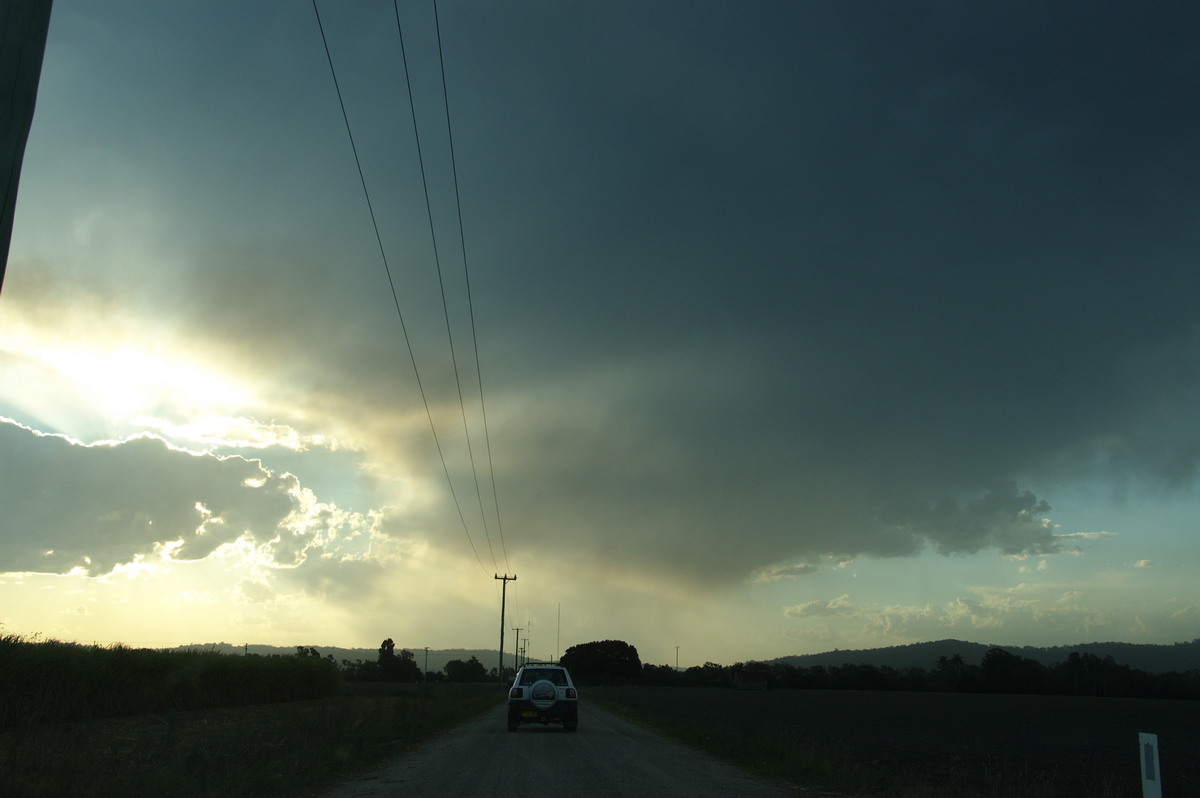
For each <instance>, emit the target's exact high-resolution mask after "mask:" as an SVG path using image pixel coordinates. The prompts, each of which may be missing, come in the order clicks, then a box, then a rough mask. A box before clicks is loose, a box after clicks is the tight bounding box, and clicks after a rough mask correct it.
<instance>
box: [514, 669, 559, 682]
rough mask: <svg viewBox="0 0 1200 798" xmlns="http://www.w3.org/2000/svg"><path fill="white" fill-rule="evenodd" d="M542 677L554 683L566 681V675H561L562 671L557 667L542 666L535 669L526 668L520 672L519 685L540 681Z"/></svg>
mask: <svg viewBox="0 0 1200 798" xmlns="http://www.w3.org/2000/svg"><path fill="white" fill-rule="evenodd" d="M542 679H546V680H548V681H550V682H552V683H554V684H556V685H565V684H566V683H567V677H565V676H563V672H562V671H561V670H559V669H558V668H544V669H537V670H529V669H528V668H526V669H525V670H524V671H523V672H522V673H521V685H522V686H523V687H528V686H529V685H531V684H533V683H534V682H537V681H541V680H542Z"/></svg>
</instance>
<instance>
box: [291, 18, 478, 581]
mask: <svg viewBox="0 0 1200 798" xmlns="http://www.w3.org/2000/svg"><path fill="white" fill-rule="evenodd" d="M312 7H313V14H314V15H316V18H317V28H318V29H319V30H320V32H321V44H322V45H323V46H324V48H325V58H326V59H327V60H328V62H329V73H330V75H331V76H332V77H333V87H334V90H335V91H336V92H337V98H338V106H339V107H340V108H341V109H342V120H343V121H344V122H345V123H346V135H347V136H348V137H349V138H350V150H351V152H353V153H354V165H355V167H356V168H357V169H358V179H359V182H360V183H361V184H362V190H363V196H364V197H365V198H366V201H367V210H368V211H369V212H370V214H371V226H372V227H373V228H374V230H375V242H376V243H377V244H378V245H379V255H380V258H381V259H382V261H383V270H384V272H385V273H386V274H387V281H388V287H389V288H390V289H391V292H392V303H393V305H394V306H395V308H396V315H397V317H399V319H400V331H401V333H403V335H404V344H405V346H406V347H407V348H408V357H409V360H410V361H411V363H412V367H413V374H414V375H415V377H416V380H417V389H418V390H419V391H420V393H421V402H422V403H423V404H424V405H425V416H426V417H427V418H428V419H429V430H430V432H431V433H432V434H433V442H434V445H435V446H436V447H437V452H438V458H439V459H440V460H441V461H442V470H443V471H444V472H445V474H446V482H447V484H448V485H449V487H450V496H451V498H452V499H453V500H454V506H455V508H456V509H457V510H458V518H459V520H460V521H461V522H462V527H463V532H464V533H466V536H467V542H468V543H470V544H471V551H472V552H473V553H474V554H475V559H476V560H478V562H479V567H480V568H482V569H483V572H484V573H487V568H486V567H485V566H484V564H483V559H482V558H480V556H479V552H478V550H476V548H475V541H474V540H472V539H471V532H470V530H468V529H467V519H466V517H465V516H464V515H463V511H462V505H461V504H460V503H459V501H458V494H457V493H455V491H454V480H453V479H451V478H450V467H449V466H448V465H447V464H446V455H445V453H444V452H443V451H442V443H441V441H440V440H439V439H438V434H437V427H436V426H435V425H434V423H433V412H432V411H431V410H430V408H429V399H428V398H427V397H426V395H425V386H424V384H423V383H422V381H421V371H420V369H419V368H418V367H417V357H416V354H415V353H414V352H413V347H412V341H411V339H410V338H409V336H408V328H407V326H406V325H405V323H404V313H403V312H402V311H401V310H400V298H399V296H398V294H397V293H396V283H395V281H394V280H393V279H392V270H391V267H390V266H389V265H388V260H387V252H386V251H385V249H384V246H383V238H382V236H380V234H379V223H378V222H377V221H376V218H375V208H374V206H373V205H372V203H371V192H370V191H368V190H367V179H366V178H365V177H364V176H363V170H362V161H361V160H360V159H359V157H358V147H357V145H356V144H355V143H354V132H353V131H352V130H351V128H350V117H349V115H348V114H347V113H346V103H345V101H344V100H343V99H342V88H341V86H340V84H339V83H338V79H337V70H336V69H335V68H334V65H333V56H332V55H331V54H330V52H329V41H328V40H327V39H326V37H325V26H324V25H323V24H322V23H321V12H320V11H319V10H318V9H317V0H312ZM456 376H457V375H456ZM492 559H493V560H495V556H494V555H493V557H492Z"/></svg>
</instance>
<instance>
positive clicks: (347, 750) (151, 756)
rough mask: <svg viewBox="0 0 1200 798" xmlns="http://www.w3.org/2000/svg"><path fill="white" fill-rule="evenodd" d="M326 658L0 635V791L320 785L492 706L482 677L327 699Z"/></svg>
mask: <svg viewBox="0 0 1200 798" xmlns="http://www.w3.org/2000/svg"><path fill="white" fill-rule="evenodd" d="M338 690H339V677H338V672H337V669H336V667H335V666H334V665H333V663H332V662H329V661H327V660H320V659H316V658H312V657H255V656H249V657H240V656H232V655H228V654H218V653H215V652H209V651H187V652H176V651H171V652H162V651H151V650H146V649H130V648H127V647H125V646H112V647H100V646H83V645H78V644H75V643H62V642H57V641H39V640H32V641H31V640H26V639H24V638H21V637H17V636H13V635H6V636H3V637H0V795H3V796H5V798H7V797H8V796H31V797H33V798H40V796H47V797H48V796H61V795H71V796H72V797H73V798H91V797H94V798H107V797H108V796H122V798H124V797H125V796H142V795H154V796H178V797H179V798H199V797H200V796H222V797H225V796H269V795H287V796H290V797H291V798H296V796H307V795H317V794H320V791H321V790H322V788H324V787H327V786H329V785H330V784H331V783H332V782H334V781H335V780H336V779H338V778H340V777H342V776H344V775H345V774H347V773H348V772H352V771H354V770H356V769H358V768H365V767H369V766H371V765H373V764H375V763H377V762H379V761H380V760H382V759H385V758H387V757H389V756H392V755H394V754H396V753H399V752H401V751H403V750H404V749H405V748H407V747H409V746H412V745H415V744H417V743H419V742H421V741H423V740H425V739H427V738H428V737H430V736H432V735H434V734H436V733H438V732H440V731H442V730H445V729H448V728H451V727H453V726H454V725H457V724H458V723H460V722H462V721H463V720H466V719H467V718H470V717H472V716H474V715H477V714H479V713H480V712H482V711H484V710H485V709H487V708H489V707H491V706H495V705H496V704H498V703H499V702H500V701H501V700H502V698H503V696H502V694H501V692H500V691H499V690H497V689H496V688H495V686H494V685H484V686H475V685H436V686H430V688H428V689H426V688H425V687H424V686H421V685H411V686H405V687H397V688H396V689H393V690H391V691H390V692H389V694H386V695H382V696H374V697H350V696H338Z"/></svg>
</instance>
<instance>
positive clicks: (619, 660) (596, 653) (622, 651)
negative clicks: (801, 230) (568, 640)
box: [562, 640, 642, 684]
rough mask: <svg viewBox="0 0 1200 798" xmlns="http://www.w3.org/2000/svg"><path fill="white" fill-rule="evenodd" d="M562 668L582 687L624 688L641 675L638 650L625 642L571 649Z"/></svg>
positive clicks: (607, 642)
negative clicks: (582, 685)
mask: <svg viewBox="0 0 1200 798" xmlns="http://www.w3.org/2000/svg"><path fill="white" fill-rule="evenodd" d="M562 664H563V665H564V666H565V667H566V668H567V670H569V671H570V672H571V676H572V677H573V678H574V679H575V681H576V682H579V683H582V684H624V683H626V682H632V681H637V679H638V678H639V677H640V676H641V675H642V661H641V659H639V658H638V652H637V649H636V648H634V647H633V646H631V645H629V644H628V643H626V642H625V641H623V640H601V641H599V642H595V643H580V644H579V645H575V646H571V647H570V648H568V649H567V650H566V652H565V653H564V654H563V655H562Z"/></svg>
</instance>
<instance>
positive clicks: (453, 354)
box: [392, 0, 508, 569]
mask: <svg viewBox="0 0 1200 798" xmlns="http://www.w3.org/2000/svg"><path fill="white" fill-rule="evenodd" d="M392 10H393V11H394V12H395V15H396V34H397V36H398V37H399V39H400V59H401V61H402V62H403V64H404V83H405V87H406V88H407V89H408V109H409V112H410V113H411V115H412V124H413V137H414V138H415V139H416V142H417V162H418V163H419V164H420V167H421V187H422V189H423V190H424V192H425V211H426V215H427V216H428V218H429V237H430V239H431V240H432V241H433V262H434V265H435V266H436V268H437V276H438V288H439V289H440V290H441V294H442V315H443V316H444V317H445V320H446V337H447V338H448V339H449V341H450V362H451V365H452V367H453V369H454V385H455V387H456V388H457V389H458V407H459V410H460V411H461V413H462V424H463V436H464V437H465V438H466V441H467V456H468V459H469V460H470V463H471V475H472V477H473V478H474V480H475V496H476V498H477V499H478V501H479V517H480V519H482V521H483V534H484V537H485V538H486V539H487V544H488V553H489V554H491V555H492V565H494V566H496V568H497V569H498V568H499V566H498V565H496V552H495V550H494V549H493V548H492V536H491V534H490V532H489V531H488V523H487V513H485V512H484V509H483V492H482V491H481V490H480V489H479V470H478V468H476V466H475V450H474V447H472V445H471V431H470V428H469V427H468V425H467V405H466V402H465V401H464V400H463V392H462V380H461V379H460V377H459V373H458V354H457V351H456V349H455V346H454V331H453V329H452V327H451V324H450V308H449V305H448V303H447V302H446V282H445V280H444V279H443V277H442V259H441V256H440V255H439V254H438V244H437V229H436V227H435V226H434V223H433V203H432V202H430V200H429V180H428V178H427V177H426V172H425V156H424V154H423V151H422V149H421V133H420V129H419V128H418V127H417V108H416V103H415V102H414V100H413V91H412V81H411V80H410V78H409V72H408V54H407V52H406V51H405V47H404V30H403V27H402V26H401V24H400V8H399V4H398V3H397V2H396V0H392ZM435 13H436V9H435ZM438 54H439V63H440V56H441V47H440V44H439V50H438ZM442 89H443V92H444V91H445V79H444V75H443V82H442ZM450 162H451V165H452V167H453V163H454V154H453V145H451V156H450ZM456 185H457V184H456ZM461 224H462V219H461V213H460V218H459V229H460V232H461ZM464 268H465V261H464ZM470 285H471V284H470V280H469V278H468V281H467V296H468V304H469V298H470V290H471V289H470ZM474 332H475V321H474V316H473V315H472V319H471V333H472V336H474ZM478 359H479V358H478V352H476V362H477V363H478ZM507 564H508V557H507V554H506V555H505V565H507Z"/></svg>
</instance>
